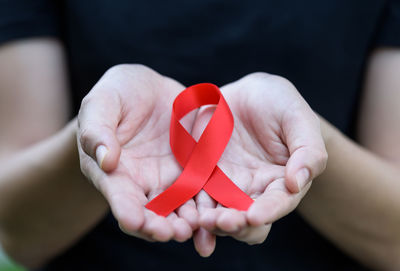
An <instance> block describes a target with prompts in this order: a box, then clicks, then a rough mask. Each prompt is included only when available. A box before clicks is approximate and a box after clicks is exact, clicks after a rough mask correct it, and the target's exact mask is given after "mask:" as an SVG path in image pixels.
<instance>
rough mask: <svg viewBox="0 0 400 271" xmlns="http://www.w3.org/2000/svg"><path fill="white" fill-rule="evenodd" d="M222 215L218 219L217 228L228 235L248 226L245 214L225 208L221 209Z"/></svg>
mask: <svg viewBox="0 0 400 271" xmlns="http://www.w3.org/2000/svg"><path fill="white" fill-rule="evenodd" d="M218 209H220V214H219V216H218V218H217V223H216V224H217V228H218V229H219V230H221V231H224V232H226V233H235V232H238V231H240V230H241V229H243V228H244V227H245V226H246V223H247V220H246V215H245V213H244V212H240V211H238V210H235V209H229V208H225V207H222V206H221V207H219V208H218Z"/></svg>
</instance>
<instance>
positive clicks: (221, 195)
mask: <svg viewBox="0 0 400 271" xmlns="http://www.w3.org/2000/svg"><path fill="white" fill-rule="evenodd" d="M211 104H216V105H217V107H216V109H215V111H214V114H213V116H212V117H211V119H210V121H209V122H208V125H207V127H206V128H205V130H204V132H203V134H202V135H201V136H200V139H199V141H198V142H196V141H195V140H194V139H193V137H192V136H191V135H190V134H189V133H188V132H187V131H186V130H185V128H184V127H183V126H182V125H181V124H180V122H179V120H180V119H182V118H183V117H184V116H185V115H186V114H188V113H189V112H190V111H192V110H193V109H196V108H199V107H200V106H203V105H211ZM232 131H233V116H232V112H231V111H230V109H229V106H228V104H227V103H226V101H225V99H224V97H223V96H222V93H221V92H220V90H219V89H218V87H217V86H215V85H213V84H208V83H204V84H198V85H194V86H191V87H188V88H187V89H185V90H184V91H182V92H181V93H180V94H179V95H178V96H177V97H176V98H175V101H174V104H173V107H172V114H171V124H170V145H171V150H172V152H173V154H174V156H175V158H176V160H177V161H178V163H179V164H180V165H181V166H182V167H183V168H184V169H183V171H182V173H181V175H180V176H179V177H178V179H177V180H176V181H175V182H174V183H173V184H172V185H171V186H170V187H169V188H168V189H166V190H165V191H164V192H163V193H161V194H160V195H158V196H157V197H156V198H154V199H153V200H152V201H150V202H149V203H148V204H147V205H146V207H147V208H148V209H150V210H152V211H154V212H155V213H157V214H159V215H162V216H167V215H168V214H170V213H171V212H172V211H174V210H175V209H176V208H178V207H179V206H181V205H182V204H184V203H185V202H186V201H188V200H189V199H191V198H193V197H194V196H195V195H196V194H197V193H199V192H200V191H201V189H204V190H205V191H206V192H207V193H208V194H209V195H210V196H211V197H212V198H213V199H215V200H216V201H218V202H219V203H220V204H222V205H224V206H226V207H229V208H235V209H237V210H247V209H248V208H249V207H250V205H251V204H252V203H253V200H252V199H251V198H250V197H249V196H248V195H247V194H245V193H244V192H243V191H242V190H240V188H239V187H237V186H236V185H235V184H234V183H233V182H232V181H231V180H230V179H229V178H228V177H227V176H226V175H225V174H224V173H223V172H222V170H221V169H219V167H218V166H217V162H218V160H219V159H220V157H221V155H222V153H223V152H224V149H225V147H226V145H227V144H228V141H229V139H230V137H231V135H232Z"/></svg>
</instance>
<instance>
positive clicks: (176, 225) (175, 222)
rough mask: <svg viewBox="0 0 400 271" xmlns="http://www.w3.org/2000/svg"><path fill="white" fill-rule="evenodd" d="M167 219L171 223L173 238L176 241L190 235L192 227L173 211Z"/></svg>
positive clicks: (182, 240) (183, 240) (181, 240)
mask: <svg viewBox="0 0 400 271" xmlns="http://www.w3.org/2000/svg"><path fill="white" fill-rule="evenodd" d="M167 219H168V220H169V221H170V223H171V224H172V228H173V230H174V236H173V239H174V240H176V241H178V242H185V241H187V240H188V239H189V238H190V237H192V233H193V231H192V228H191V227H190V225H189V223H188V222H187V221H185V220H184V219H183V218H180V217H178V216H177V214H176V213H174V212H173V213H171V214H169V216H168V217H167Z"/></svg>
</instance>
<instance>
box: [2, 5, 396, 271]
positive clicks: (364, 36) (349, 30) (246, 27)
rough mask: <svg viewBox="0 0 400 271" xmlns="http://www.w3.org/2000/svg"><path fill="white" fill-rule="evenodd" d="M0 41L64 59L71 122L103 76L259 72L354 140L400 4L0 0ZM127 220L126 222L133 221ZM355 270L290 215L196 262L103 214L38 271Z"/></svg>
mask: <svg viewBox="0 0 400 271" xmlns="http://www.w3.org/2000/svg"><path fill="white" fill-rule="evenodd" d="M0 3H1V6H0V42H6V41H9V40H14V39H19V38H27V37H38V36H55V37H58V38H59V39H61V40H62V41H63V42H64V44H65V47H66V50H67V54H68V64H69V72H70V79H71V80H70V82H71V86H72V87H71V89H72V94H73V97H74V109H75V113H76V112H77V109H78V107H79V104H80V100H81V99H82V98H83V97H84V96H85V94H86V93H87V92H88V91H89V90H90V89H91V87H92V86H93V85H94V83H95V82H96V81H97V80H98V79H99V78H100V77H101V75H102V74H103V73H104V72H105V71H106V70H107V69H108V68H109V67H111V66H113V65H115V64H120V63H141V64H144V65H147V66H149V67H151V68H153V69H155V70H156V71H158V72H160V73H161V74H164V75H167V76H169V77H172V78H174V79H176V80H178V81H180V82H181V83H183V84H185V85H191V84H194V83H200V82H212V83H215V84H217V85H224V84H226V83H228V82H231V81H234V80H237V79H238V78H240V77H242V76H244V75H246V74H248V73H251V72H255V71H265V72H269V73H274V74H279V75H281V76H284V77H286V78H288V79H289V80H290V81H292V82H293V83H294V85H295V86H296V87H297V88H298V89H299V91H300V92H301V94H302V95H303V96H304V97H305V99H306V100H307V102H308V103H309V104H310V105H311V107H312V108H313V109H314V110H315V111H317V112H318V113H319V114H321V115H322V116H323V117H325V118H326V119H328V120H329V121H330V122H331V123H332V124H334V125H335V126H336V127H338V128H339V129H340V130H341V131H343V132H344V133H347V134H350V133H351V128H352V125H353V119H354V116H355V113H356V109H357V101H358V100H359V96H360V90H361V82H362V76H363V71H364V68H365V62H366V59H367V57H368V55H369V54H370V52H371V50H373V49H374V48H375V47H377V46H398V45H400V1H398V0H393V1H383V0H359V1H357V0H353V1H348V0H326V1H318V0H307V1H294V0H275V1H272V0H259V1H257V0H249V1H239V0H231V1H227V0H202V1H194V0H193V1H188V0H186V1H184V0H172V1H162V0H147V1H133V0H126V1H104V0H102V1H78V0H70V1H58V2H56V1H50V0H48V1H46V0H36V1H29V0H8V1H6V0H1V2H0ZM132 215H134V214H132ZM171 267H174V268H176V269H177V270H187V269H189V270H201V269H207V270H217V269H218V270H243V269H249V270H363V268H362V267H361V266H360V265H359V264H358V263H356V262H355V261H353V260H352V259H350V258H349V257H347V256H346V255H345V254H344V253H342V252H341V251H340V250H338V249H337V248H335V247H334V246H333V245H332V244H331V243H330V242H329V241H327V240H326V239H325V238H324V237H322V236H321V235H319V234H318V233H317V232H316V231H315V230H313V229H312V228H311V227H310V226H309V225H308V224H307V223H306V222H305V221H303V220H302V218H301V217H300V216H299V215H298V214H296V213H295V212H294V213H292V214H290V215H288V216H287V217H285V218H283V219H281V220H279V221H278V222H276V223H274V225H273V227H272V231H271V233H270V235H269V237H268V239H267V240H266V242H264V244H262V245H258V246H248V245H245V244H242V243H240V242H237V241H234V240H232V239H230V238H219V239H218V241H217V249H216V252H215V253H214V254H213V255H212V256H211V257H210V258H207V259H202V258H200V256H198V255H197V254H196V252H195V251H194V248H193V245H192V243H191V241H188V242H186V243H184V244H178V243H175V242H169V243H166V244H160V243H147V242H145V241H142V240H138V239H136V238H133V237H129V236H127V235H125V234H123V233H122V232H121V231H120V230H119V229H118V225H117V223H116V221H115V220H114V219H113V217H112V216H111V215H108V216H107V217H106V218H105V219H104V220H103V221H101V222H100V223H99V224H98V226H97V227H96V228H95V229H93V230H92V231H91V232H90V233H89V234H88V235H87V236H85V237H84V238H82V239H81V240H80V241H79V242H78V243H77V244H75V245H74V246H73V247H72V248H70V249H69V250H68V251H66V252H65V253H64V254H63V255H60V256H58V257H57V258H55V259H53V260H52V261H51V262H50V263H49V264H48V265H47V266H46V267H45V268H44V269H43V270H134V269H144V270H153V269H156V268H167V269H169V268H171Z"/></svg>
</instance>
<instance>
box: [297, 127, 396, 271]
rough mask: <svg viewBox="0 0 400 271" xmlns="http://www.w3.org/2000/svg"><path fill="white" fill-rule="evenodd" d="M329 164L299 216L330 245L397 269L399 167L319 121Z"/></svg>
mask: <svg viewBox="0 0 400 271" xmlns="http://www.w3.org/2000/svg"><path fill="white" fill-rule="evenodd" d="M321 127H322V132H323V134H324V137H325V139H326V147H327V151H328V154H329V160H328V165H327V169H326V171H325V172H324V173H323V174H322V175H321V176H320V177H319V178H318V179H317V180H315V182H314V184H313V186H312V188H311V190H310V191H309V193H308V194H307V195H306V197H305V198H304V200H303V202H302V204H301V205H300V207H299V211H300V212H301V213H302V214H303V215H304V217H305V218H306V219H307V220H308V221H309V222H310V223H311V224H312V225H313V226H314V227H316V228H317V229H318V230H319V231H321V232H322V233H323V234H324V235H325V236H327V237H328V238H329V239H330V240H331V241H332V242H334V243H335V244H336V245H338V246H339V247H341V248H342V249H343V250H345V251H346V252H348V253H349V254H350V255H352V256H354V257H355V258H357V259H358V260H359V261H360V262H362V263H364V264H366V265H367V266H370V267H373V268H376V269H387V270H390V269H392V270H394V269H396V270H398V269H399V266H400V258H399V255H400V227H399V226H400V182H399V178H400V177H399V176H400V168H399V167H396V166H394V165H392V164H390V163H388V162H386V161H384V160H382V159H380V158H378V157H377V156H376V155H374V154H373V153H371V152H368V151H367V150H366V149H364V148H362V147H361V146H359V145H357V144H356V143H354V142H352V141H351V140H350V139H348V138H346V137H345V136H344V135H342V134H341V133H340V132H339V131H338V130H336V129H335V128H333V127H332V126H331V125H329V124H328V123H327V122H326V121H324V120H322V126H321Z"/></svg>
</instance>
